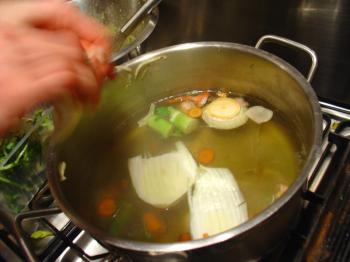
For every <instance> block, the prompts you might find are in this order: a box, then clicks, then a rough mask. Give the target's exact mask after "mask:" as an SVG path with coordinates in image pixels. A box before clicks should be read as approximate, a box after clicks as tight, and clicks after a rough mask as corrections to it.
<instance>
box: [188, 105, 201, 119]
mask: <svg viewBox="0 0 350 262" xmlns="http://www.w3.org/2000/svg"><path fill="white" fill-rule="evenodd" d="M187 114H188V116H189V117H192V118H198V117H200V116H201V115H202V109H200V108H199V107H194V108H191V109H190V110H189V111H188V113H187Z"/></svg>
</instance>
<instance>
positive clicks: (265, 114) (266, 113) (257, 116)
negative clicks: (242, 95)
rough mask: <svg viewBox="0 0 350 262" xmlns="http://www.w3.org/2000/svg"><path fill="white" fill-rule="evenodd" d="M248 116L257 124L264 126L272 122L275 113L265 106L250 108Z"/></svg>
mask: <svg viewBox="0 0 350 262" xmlns="http://www.w3.org/2000/svg"><path fill="white" fill-rule="evenodd" d="M246 115H247V116H248V117H249V118H250V119H251V120H253V121H254V122H255V123H257V124H262V123H265V122H268V121H270V120H271V118H272V116H273V112H272V111H271V110H270V109H267V108H265V107H263V106H252V107H250V108H249V109H248V110H247V112H246Z"/></svg>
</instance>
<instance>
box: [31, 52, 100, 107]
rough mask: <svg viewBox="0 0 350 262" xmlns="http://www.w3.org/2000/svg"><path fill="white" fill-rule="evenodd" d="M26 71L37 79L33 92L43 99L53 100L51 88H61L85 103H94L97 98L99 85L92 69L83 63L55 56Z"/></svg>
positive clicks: (53, 94)
mask: <svg viewBox="0 0 350 262" xmlns="http://www.w3.org/2000/svg"><path fill="white" fill-rule="evenodd" d="M28 73H30V74H31V75H32V76H33V78H36V79H37V80H36V81H35V82H34V83H35V87H34V88H35V93H36V94H38V95H39V98H40V99H42V100H44V101H48V102H52V101H53V100H55V99H56V93H55V91H54V90H53V91H52V89H58V90H60V89H61V88H63V89H64V90H66V92H68V93H69V92H70V93H71V95H73V96H74V97H75V98H76V99H79V100H80V101H82V102H85V103H95V102H96V99H97V98H98V93H99V87H98V83H97V80H96V77H95V75H94V73H93V71H92V69H91V68H90V67H89V66H88V65H85V64H83V63H79V62H72V61H67V60H64V59H62V57H56V58H55V59H54V61H52V62H50V63H48V64H42V65H38V66H37V67H33V68H32V69H31V70H30V72H28ZM59 77H62V79H60V78H59Z"/></svg>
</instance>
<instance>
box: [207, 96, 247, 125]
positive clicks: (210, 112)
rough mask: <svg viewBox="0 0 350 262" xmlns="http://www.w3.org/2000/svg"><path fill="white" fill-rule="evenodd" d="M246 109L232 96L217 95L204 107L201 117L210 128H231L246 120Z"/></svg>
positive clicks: (242, 123)
mask: <svg viewBox="0 0 350 262" xmlns="http://www.w3.org/2000/svg"><path fill="white" fill-rule="evenodd" d="M246 110H247V108H246V107H244V106H242V105H241V104H240V103H238V102H237V101H236V100H235V99H233V98H229V97H219V98H217V99H215V100H214V101H213V102H211V103H210V104H209V105H207V106H206V107H205V108H204V110H203V114H202V118H203V120H204V122H206V123H207V124H208V126H210V127H212V128H216V129H233V128H237V127H239V126H242V125H244V124H245V123H246V122H247V121H248V117H247V116H246V114H245V111H246Z"/></svg>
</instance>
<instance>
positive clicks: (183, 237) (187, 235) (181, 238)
mask: <svg viewBox="0 0 350 262" xmlns="http://www.w3.org/2000/svg"><path fill="white" fill-rule="evenodd" d="M190 240H192V237H191V235H190V233H187V232H186V233H182V234H181V235H180V236H179V241H180V242H184V241H190Z"/></svg>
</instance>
